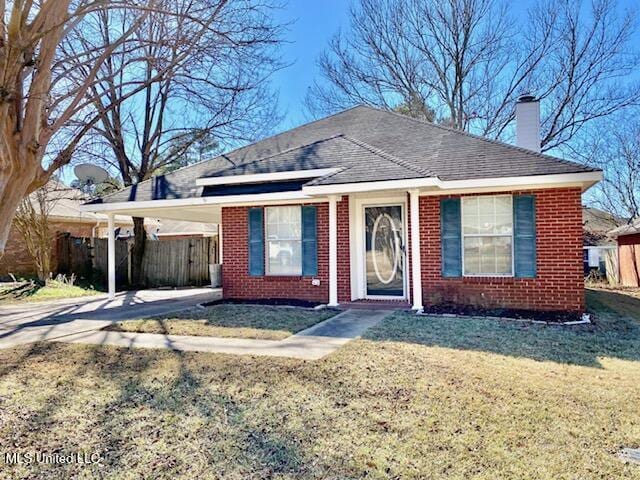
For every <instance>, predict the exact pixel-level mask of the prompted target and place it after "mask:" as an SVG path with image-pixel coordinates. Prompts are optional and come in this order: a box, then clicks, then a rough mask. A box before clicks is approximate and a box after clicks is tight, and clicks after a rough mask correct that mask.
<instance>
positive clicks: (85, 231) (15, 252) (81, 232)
mask: <svg viewBox="0 0 640 480" xmlns="http://www.w3.org/2000/svg"><path fill="white" fill-rule="evenodd" d="M49 228H50V229H51V233H52V235H51V242H52V260H51V269H52V270H53V271H54V272H55V271H56V243H55V242H56V238H57V236H58V235H59V234H61V233H66V232H68V233H70V234H71V235H72V236H74V237H90V236H91V230H92V228H93V224H89V223H72V222H51V224H50V226H49ZM9 273H11V274H13V275H15V276H17V277H19V276H35V275H36V267H35V265H34V263H33V260H32V259H31V256H30V255H29V252H28V251H27V248H26V246H25V244H24V240H23V239H22V236H21V235H20V233H18V230H17V229H16V228H15V227H12V228H11V231H10V232H9V239H8V241H7V245H6V246H5V253H4V256H3V257H2V258H0V278H5V277H6V278H8V276H9Z"/></svg>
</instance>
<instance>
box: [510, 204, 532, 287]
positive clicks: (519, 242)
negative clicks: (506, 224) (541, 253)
mask: <svg viewBox="0 0 640 480" xmlns="http://www.w3.org/2000/svg"><path fill="white" fill-rule="evenodd" d="M513 241H514V248H513V250H514V255H515V258H514V266H515V272H514V273H515V276H516V277H520V278H533V277H535V276H536V199H535V197H534V196H533V195H518V196H514V197H513Z"/></svg>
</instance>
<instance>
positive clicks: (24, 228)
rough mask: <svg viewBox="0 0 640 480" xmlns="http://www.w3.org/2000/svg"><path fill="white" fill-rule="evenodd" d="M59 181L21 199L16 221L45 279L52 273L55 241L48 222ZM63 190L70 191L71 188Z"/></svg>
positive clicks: (18, 229)
mask: <svg viewBox="0 0 640 480" xmlns="http://www.w3.org/2000/svg"><path fill="white" fill-rule="evenodd" d="M58 185H59V184H58V182H55V181H50V182H48V183H47V184H45V185H44V186H42V187H40V188H39V189H38V190H36V191H35V192H33V193H32V194H31V195H29V196H28V197H25V198H24V199H22V201H21V202H20V205H19V206H18V210H17V212H16V215H15V218H14V222H13V224H14V225H15V228H16V230H17V231H18V233H19V234H20V235H21V236H22V238H23V240H24V245H25V247H26V248H27V252H29V256H31V258H32V259H33V262H34V263H35V266H36V271H37V274H38V279H39V280H40V281H42V282H45V281H46V280H47V279H48V278H49V275H50V273H51V254H52V251H53V242H52V240H53V239H52V236H51V228H50V223H49V217H50V213H51V211H52V210H53V208H54V207H55V205H56V203H57V200H58V199H59V198H60V194H61V192H59V191H56V190H57V187H58ZM64 190H67V191H68V188H65V189H64Z"/></svg>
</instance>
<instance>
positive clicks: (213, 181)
mask: <svg viewBox="0 0 640 480" xmlns="http://www.w3.org/2000/svg"><path fill="white" fill-rule="evenodd" d="M338 170H340V169H339V168H316V169H311V170H292V171H288V172H272V173H254V174H250V175H229V176H226V177H202V178H198V179H196V185H197V186H198V187H204V186H208V185H233V184H239V183H260V182H277V181H282V180H297V179H299V178H316V177H324V176H325V175H330V174H332V173H335V172H337V171H338Z"/></svg>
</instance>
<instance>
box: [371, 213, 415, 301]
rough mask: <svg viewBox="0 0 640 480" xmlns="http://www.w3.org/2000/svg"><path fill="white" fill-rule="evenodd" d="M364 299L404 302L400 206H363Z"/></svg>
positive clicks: (402, 230) (402, 221)
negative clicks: (391, 299)
mask: <svg viewBox="0 0 640 480" xmlns="http://www.w3.org/2000/svg"><path fill="white" fill-rule="evenodd" d="M363 217H364V222H363V227H364V243H365V245H364V258H363V260H364V280H365V285H364V287H365V297H366V298H374V299H375V298H393V299H396V298H397V299H403V298H406V292H405V290H406V268H405V265H406V259H405V232H404V230H405V229H404V212H403V205H401V204H398V205H375V206H373V205H372V206H367V205H365V206H364V212H363Z"/></svg>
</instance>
